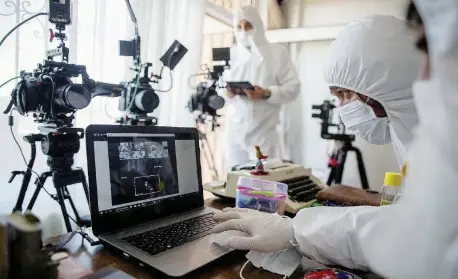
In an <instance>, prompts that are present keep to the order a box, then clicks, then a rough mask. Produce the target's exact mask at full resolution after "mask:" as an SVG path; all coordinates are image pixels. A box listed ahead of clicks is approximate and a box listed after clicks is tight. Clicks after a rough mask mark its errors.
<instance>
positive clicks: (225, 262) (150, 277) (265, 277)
mask: <svg viewBox="0 0 458 279" xmlns="http://www.w3.org/2000/svg"><path fill="white" fill-rule="evenodd" d="M205 205H206V206H210V207H214V208H217V209H222V208H224V207H228V206H233V202H232V203H231V202H227V201H225V200H220V199H216V198H210V199H207V200H206V201H205ZM67 237H68V234H66V235H62V236H60V237H55V238H51V239H49V240H47V241H45V244H47V243H60V242H62V241H64V240H65V239H67ZM65 248H66V249H68V251H69V252H70V253H71V255H72V256H73V257H75V258H76V259H77V261H78V263H80V264H81V265H83V266H84V267H87V268H90V269H93V270H94V271H97V270H100V269H102V268H105V267H109V266H111V267H115V268H118V269H120V270H122V271H124V272H126V273H128V274H130V275H131V276H134V277H136V278H140V279H159V278H168V277H167V276H166V275H164V274H162V273H160V272H158V271H154V270H148V271H146V270H145V269H143V268H140V267H139V266H137V265H136V264H134V263H132V262H130V261H127V260H126V259H124V258H122V257H121V256H120V255H119V254H117V253H114V252H113V251H111V250H109V249H106V248H103V246H102V245H98V246H90V244H89V243H88V242H87V241H82V237H81V236H80V235H79V234H77V235H75V236H74V237H73V239H72V240H71V241H70V242H69V243H67V244H66V245H65ZM245 255H246V252H243V251H235V252H232V253H230V254H228V255H226V256H224V257H222V258H220V259H218V260H216V261H214V262H212V263H210V264H208V265H206V266H204V267H202V268H200V269H198V270H196V271H194V272H192V273H190V274H188V275H187V276H185V277H182V278H189V279H191V278H192V279H196V278H200V279H232V278H234V279H237V278H240V277H239V272H240V269H241V268H242V266H243V264H244V263H245V262H246V258H245ZM243 275H244V277H245V278H250V279H277V278H283V277H282V276H279V275H275V274H272V273H270V272H267V271H262V270H259V269H257V268H256V267H254V266H252V265H251V264H248V265H247V266H246V267H245V269H244V272H243ZM290 278H292V279H302V278H304V271H303V270H302V268H298V270H297V271H296V272H295V273H294V274H293V275H292V276H291V277H290ZM364 278H366V276H364ZM367 278H369V277H367ZM370 278H372V277H370Z"/></svg>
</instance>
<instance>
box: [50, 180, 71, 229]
mask: <svg viewBox="0 0 458 279" xmlns="http://www.w3.org/2000/svg"><path fill="white" fill-rule="evenodd" d="M56 180H57V179H56V178H55V177H53V182H54V187H55V188H56V193H57V202H58V203H59V205H60V209H61V210H62V217H63V218H64V222H65V227H66V228H67V231H68V232H71V231H72V225H71V224H70V219H69V218H68V212H67V208H66V207H65V196H64V191H63V189H62V187H59V186H56V185H59V184H58V182H59V181H56Z"/></svg>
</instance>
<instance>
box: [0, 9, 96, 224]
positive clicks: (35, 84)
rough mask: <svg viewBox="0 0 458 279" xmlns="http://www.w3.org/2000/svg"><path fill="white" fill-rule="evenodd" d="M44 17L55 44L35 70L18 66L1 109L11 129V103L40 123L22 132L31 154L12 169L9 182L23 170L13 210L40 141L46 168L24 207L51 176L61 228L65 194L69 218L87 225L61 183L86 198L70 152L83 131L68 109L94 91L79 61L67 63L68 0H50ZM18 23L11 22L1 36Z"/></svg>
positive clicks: (19, 209) (83, 103)
mask: <svg viewBox="0 0 458 279" xmlns="http://www.w3.org/2000/svg"><path fill="white" fill-rule="evenodd" d="M42 14H45V13H41V14H37V15H35V16H32V17H31V18H29V19H27V20H26V21H25V22H27V21H29V20H30V19H32V18H34V17H36V16H38V15H42ZM48 20H49V22H50V23H52V24H55V29H56V31H53V30H50V32H51V34H50V40H51V41H53V40H54V39H58V40H59V42H60V43H59V46H58V47H57V49H53V50H48V51H46V56H47V59H46V60H44V62H43V63H40V64H38V67H37V68H36V69H35V70H33V71H32V72H24V71H23V72H21V75H20V79H21V80H20V81H19V83H18V84H17V85H16V87H15V88H14V90H13V91H12V93H11V101H10V103H9V105H8V107H7V109H6V110H5V111H4V113H5V114H8V113H9V114H10V116H9V125H10V126H11V132H12V126H13V117H12V110H13V109H15V110H17V111H18V112H19V114H21V115H23V116H27V115H29V114H30V113H32V115H33V118H34V121H35V122H37V123H39V124H40V125H39V126H38V130H39V132H40V133H38V134H29V135H26V136H25V137H24V140H25V141H26V142H27V143H29V144H30V147H31V159H30V160H29V162H28V163H27V169H26V171H13V172H12V176H11V178H10V180H9V182H12V181H13V179H14V178H15V176H17V175H23V181H22V185H21V189H20V192H19V195H18V199H17V202H16V205H15V207H14V209H13V212H22V204H23V202H24V198H25V195H26V192H27V188H28V185H29V182H30V179H31V176H32V172H33V170H32V168H33V165H34V162H35V155H36V142H40V143H41V150H42V151H43V153H44V154H45V155H47V156H48V159H47V164H48V166H49V167H50V170H49V171H47V172H44V173H42V174H41V175H39V177H38V178H37V179H36V181H35V185H36V190H35V192H34V194H33V196H32V198H31V200H30V203H29V205H28V206H27V210H32V208H33V206H34V203H35V201H36V199H37V197H38V194H39V193H40V190H41V189H42V188H43V185H44V184H45V181H46V179H47V178H48V177H52V180H53V184H54V187H55V189H56V195H51V197H52V198H53V199H54V200H56V201H57V202H58V203H59V205H60V207H61V210H62V215H63V217H64V221H65V225H66V227H67V230H68V231H71V230H72V227H71V224H70V218H71V217H70V216H69V214H68V213H67V208H66V206H65V200H69V202H70V205H71V207H72V209H73V211H74V216H75V217H76V220H75V219H73V218H72V219H73V220H75V222H76V223H77V224H78V225H79V226H81V227H82V226H90V218H83V217H80V216H79V214H78V212H77V211H76V207H75V205H74V203H73V200H72V198H71V196H70V193H69V191H68V189H67V186H68V185H72V184H75V183H81V184H82V185H83V189H84V192H85V194H86V198H87V200H88V202H89V198H88V185H87V183H86V176H85V174H84V172H83V170H82V169H81V168H72V165H73V162H74V160H73V156H74V154H76V153H77V152H78V151H79V148H80V142H79V141H80V139H81V138H83V137H84V130H83V129H80V128H73V124H72V122H73V120H74V113H75V112H76V111H77V110H79V109H83V108H85V107H87V106H88V105H89V103H90V102H91V98H92V97H93V96H94V95H93V94H94V92H95V91H96V82H94V81H93V80H92V79H90V78H89V75H88V74H87V72H86V67H85V66H83V65H75V64H69V63H68V56H69V49H68V48H67V47H66V45H65V40H66V35H65V28H66V26H67V25H70V24H71V22H72V17H71V5H70V1H69V0H67V1H55V0H50V1H49V13H48ZM23 23H24V22H23ZM23 23H20V24H19V25H18V26H16V27H15V28H13V30H12V31H10V32H9V33H8V34H7V35H6V36H5V38H4V39H3V40H2V42H3V41H4V40H5V39H6V37H7V36H8V35H9V34H11V33H12V32H13V31H14V30H16V29H17V28H18V27H19V26H21V25H22V24H23ZM58 56H60V57H61V60H62V61H61V62H57V61H53V58H54V57H58ZM79 77H80V78H81V80H82V83H81V84H79V83H74V82H73V81H72V80H71V79H72V78H79ZM13 136H14V134H13ZM21 152H22V150H21ZM24 160H25V159H24ZM37 176H38V174H37Z"/></svg>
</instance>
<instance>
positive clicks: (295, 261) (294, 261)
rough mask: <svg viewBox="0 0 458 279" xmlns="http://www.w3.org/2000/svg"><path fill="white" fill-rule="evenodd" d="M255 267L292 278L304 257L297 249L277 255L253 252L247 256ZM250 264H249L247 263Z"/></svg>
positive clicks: (279, 252)
mask: <svg viewBox="0 0 458 279" xmlns="http://www.w3.org/2000/svg"><path fill="white" fill-rule="evenodd" d="M246 257H247V259H248V261H250V262H251V263H252V264H253V265H254V266H255V267H257V268H263V269H264V270H267V271H270V272H272V273H276V274H280V275H284V276H285V278H286V277H289V276H291V274H293V272H294V271H295V270H296V268H297V267H298V266H299V264H300V263H301V259H302V255H301V254H300V253H299V252H298V251H297V249H296V248H295V247H291V248H288V249H286V250H282V251H278V252H275V253H261V252H254V251H251V252H249V253H248V254H247V255H246ZM247 263H248V262H247ZM242 274H243V268H242V270H241V272H240V278H243V275H242Z"/></svg>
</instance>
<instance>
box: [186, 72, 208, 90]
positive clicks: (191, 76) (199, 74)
mask: <svg viewBox="0 0 458 279" xmlns="http://www.w3.org/2000/svg"><path fill="white" fill-rule="evenodd" d="M206 75H208V74H207V73H198V74H194V75H190V76H189V77H188V86H189V88H191V89H193V90H196V89H197V86H195V85H192V84H191V79H192V78H194V77H198V76H206Z"/></svg>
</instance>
